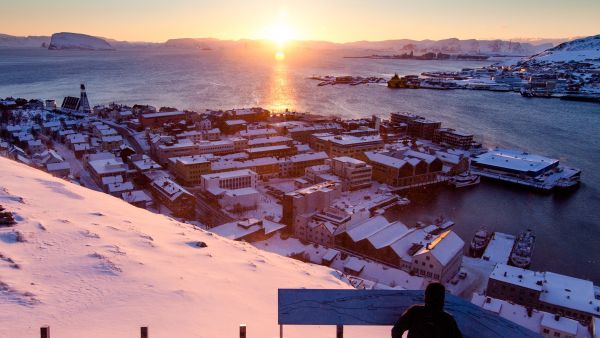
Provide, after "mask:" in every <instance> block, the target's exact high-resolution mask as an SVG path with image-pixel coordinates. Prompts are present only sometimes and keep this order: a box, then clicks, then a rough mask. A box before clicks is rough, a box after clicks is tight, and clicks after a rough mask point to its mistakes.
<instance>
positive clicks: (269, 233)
mask: <svg viewBox="0 0 600 338" xmlns="http://www.w3.org/2000/svg"><path fill="white" fill-rule="evenodd" d="M285 227H286V225H285V224H281V223H276V222H272V221H269V220H266V219H256V218H249V219H244V220H239V221H234V222H230V223H225V224H221V225H219V226H216V227H214V228H211V229H210V231H211V232H213V233H215V234H217V235H219V236H222V237H225V238H229V239H232V240H234V241H245V242H250V243H251V242H257V241H264V240H267V239H269V238H271V237H273V235H274V234H276V233H278V232H280V231H281V230H283V229H284V228H285Z"/></svg>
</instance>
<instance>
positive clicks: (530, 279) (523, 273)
mask: <svg viewBox="0 0 600 338" xmlns="http://www.w3.org/2000/svg"><path fill="white" fill-rule="evenodd" d="M490 279H495V280H498V281H502V282H505V283H509V284H514V285H518V286H520V287H523V288H527V289H531V290H536V291H542V281H543V280H544V274H543V273H540V272H536V271H531V270H525V269H521V268H517V267H514V266H510V265H506V264H502V263H498V264H496V266H495V267H494V270H493V271H492V273H491V274H490Z"/></svg>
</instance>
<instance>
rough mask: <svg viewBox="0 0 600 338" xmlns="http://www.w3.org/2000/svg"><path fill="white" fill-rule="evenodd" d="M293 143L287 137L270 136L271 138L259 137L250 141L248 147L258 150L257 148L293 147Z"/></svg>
mask: <svg viewBox="0 0 600 338" xmlns="http://www.w3.org/2000/svg"><path fill="white" fill-rule="evenodd" d="M293 141H294V140H292V139H291V138H289V137H286V136H270V137H258V138H253V139H249V140H248V147H250V148H257V147H269V146H279V145H286V146H289V147H291V146H293Z"/></svg>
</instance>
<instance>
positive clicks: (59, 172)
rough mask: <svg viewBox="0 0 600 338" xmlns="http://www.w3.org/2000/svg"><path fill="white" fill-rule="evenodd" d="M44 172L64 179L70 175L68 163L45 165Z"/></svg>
mask: <svg viewBox="0 0 600 338" xmlns="http://www.w3.org/2000/svg"><path fill="white" fill-rule="evenodd" d="M46 170H47V171H48V172H49V173H50V174H52V175H54V176H56V177H62V178H65V177H67V176H69V174H71V165H70V164H69V162H57V163H47V164H46Z"/></svg>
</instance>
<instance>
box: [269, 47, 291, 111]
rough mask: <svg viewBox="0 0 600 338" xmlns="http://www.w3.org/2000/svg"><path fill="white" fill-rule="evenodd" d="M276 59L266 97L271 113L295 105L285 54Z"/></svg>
mask: <svg viewBox="0 0 600 338" xmlns="http://www.w3.org/2000/svg"><path fill="white" fill-rule="evenodd" d="M278 53H279V52H277V53H276V59H277V60H278V61H280V62H275V63H274V64H273V74H272V77H271V87H270V90H269V95H268V97H267V102H266V103H267V105H268V107H269V108H270V110H271V111H272V112H273V113H279V112H283V111H285V110H286V109H290V110H291V109H294V107H295V105H296V98H295V96H294V90H293V88H292V86H291V84H290V77H289V74H288V66H287V65H286V63H285V62H283V61H284V59H285V54H283V52H281V53H282V54H283V55H282V57H283V58H281V59H278V58H277V54H278Z"/></svg>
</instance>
